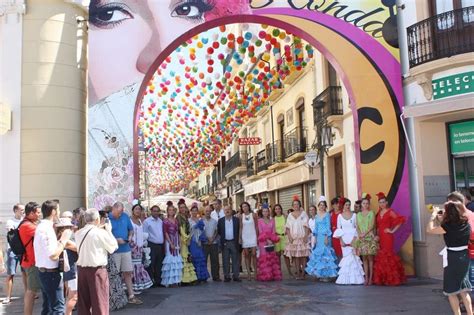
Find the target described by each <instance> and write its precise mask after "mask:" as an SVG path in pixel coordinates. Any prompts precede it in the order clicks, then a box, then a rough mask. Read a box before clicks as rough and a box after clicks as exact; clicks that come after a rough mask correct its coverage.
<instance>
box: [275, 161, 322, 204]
mask: <svg viewBox="0 0 474 315" xmlns="http://www.w3.org/2000/svg"><path fill="white" fill-rule="evenodd" d="M318 183H319V172H317V171H313V172H312V173H311V172H310V170H309V168H308V166H307V165H306V164H305V162H304V161H301V162H299V163H297V164H294V165H291V166H289V167H286V168H284V169H283V170H281V171H279V172H277V173H274V174H272V175H269V176H268V191H269V192H270V194H272V193H273V194H274V196H275V199H276V200H275V202H276V203H279V204H281V206H282V208H283V210H284V211H287V210H288V209H290V208H291V206H292V202H293V198H295V197H296V196H297V197H298V199H299V200H300V201H301V203H302V205H303V208H304V209H305V210H307V208H308V207H309V205H311V204H313V203H314V202H315V201H316V200H317V198H316V191H318V189H319V187H318Z"/></svg>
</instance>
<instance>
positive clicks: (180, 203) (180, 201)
mask: <svg viewBox="0 0 474 315" xmlns="http://www.w3.org/2000/svg"><path fill="white" fill-rule="evenodd" d="M183 204H186V201H184V199H183V198H181V199H179V201H178V206H179V205H183Z"/></svg>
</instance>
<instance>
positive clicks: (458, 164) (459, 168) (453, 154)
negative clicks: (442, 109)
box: [448, 119, 474, 196]
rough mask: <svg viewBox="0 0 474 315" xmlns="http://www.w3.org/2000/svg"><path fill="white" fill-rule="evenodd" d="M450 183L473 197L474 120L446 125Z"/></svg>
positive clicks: (455, 188)
mask: <svg viewBox="0 0 474 315" xmlns="http://www.w3.org/2000/svg"><path fill="white" fill-rule="evenodd" d="M448 133H449V153H450V159H451V183H452V186H453V187H454V190H457V191H461V192H468V193H469V194H470V195H471V196H472V195H474V119H472V120H466V121H460V122H451V123H449V124H448Z"/></svg>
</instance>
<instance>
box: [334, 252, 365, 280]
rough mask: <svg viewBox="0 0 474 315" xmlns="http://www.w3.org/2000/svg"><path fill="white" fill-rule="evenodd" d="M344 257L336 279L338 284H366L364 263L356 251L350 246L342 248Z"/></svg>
mask: <svg viewBox="0 0 474 315" xmlns="http://www.w3.org/2000/svg"><path fill="white" fill-rule="evenodd" d="M342 253H343V255H344V256H343V257H342V259H341V262H340V263H339V268H340V269H339V272H338V277H337V279H336V283H337V284H364V282H365V277H364V275H365V273H364V269H363V268H362V261H361V260H360V258H359V256H356V255H355V253H354V249H353V248H352V247H350V246H346V247H343V248H342Z"/></svg>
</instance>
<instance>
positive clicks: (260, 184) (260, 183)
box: [244, 178, 268, 198]
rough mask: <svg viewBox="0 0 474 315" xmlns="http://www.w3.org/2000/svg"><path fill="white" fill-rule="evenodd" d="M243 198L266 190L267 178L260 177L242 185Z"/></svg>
mask: <svg viewBox="0 0 474 315" xmlns="http://www.w3.org/2000/svg"><path fill="white" fill-rule="evenodd" d="M244 190H245V198H247V197H248V196H252V195H255V194H259V193H262V192H267V191H268V180H267V179H266V178H262V179H259V180H256V181H254V182H251V183H249V184H247V185H245V186H244Z"/></svg>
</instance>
